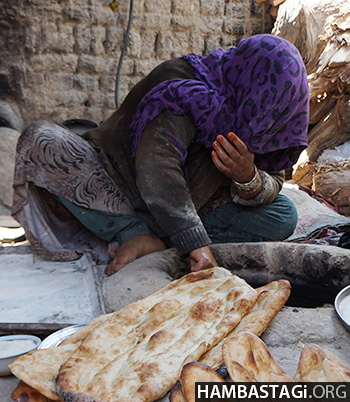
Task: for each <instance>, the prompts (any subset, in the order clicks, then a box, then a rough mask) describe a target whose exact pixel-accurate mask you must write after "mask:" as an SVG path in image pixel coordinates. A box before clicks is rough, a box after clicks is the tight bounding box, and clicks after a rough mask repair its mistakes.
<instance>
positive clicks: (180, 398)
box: [169, 380, 187, 402]
mask: <svg viewBox="0 0 350 402" xmlns="http://www.w3.org/2000/svg"><path fill="white" fill-rule="evenodd" d="M169 402H187V400H186V398H185V395H184V393H183V391H182V385H181V382H180V380H178V381H176V384H175V385H174V386H173V387H172V388H171V391H170V393H169Z"/></svg>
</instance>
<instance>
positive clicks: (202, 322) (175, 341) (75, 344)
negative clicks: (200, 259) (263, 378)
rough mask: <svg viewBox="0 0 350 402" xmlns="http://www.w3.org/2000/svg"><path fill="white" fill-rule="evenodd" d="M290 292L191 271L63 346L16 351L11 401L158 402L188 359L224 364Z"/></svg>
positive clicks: (220, 271) (282, 286)
mask: <svg viewBox="0 0 350 402" xmlns="http://www.w3.org/2000/svg"><path fill="white" fill-rule="evenodd" d="M289 294H290V285H289V282H288V281H284V280H280V281H274V282H271V283H269V284H267V285H266V286H263V287H261V288H258V289H253V288H252V287H251V286H249V285H248V284H247V283H246V282H245V281H244V280H243V279H241V278H239V277H238V276H236V275H232V274H231V272H229V271H228V270H226V269H224V268H219V267H217V268H212V269H208V270H205V271H199V272H195V273H190V274H188V275H186V276H184V277H182V278H181V279H178V280H176V281H173V282H171V283H170V284H168V285H167V286H166V287H164V288H162V289H160V290H158V291H157V292H155V293H153V294H151V295H150V296H148V297H146V298H144V299H142V300H139V301H137V302H135V303H132V304H130V305H128V306H126V307H125V308H124V309H122V310H120V311H118V312H115V313H112V314H107V315H103V316H100V317H97V318H96V319H94V320H93V321H92V322H91V323H90V324H89V325H87V326H86V327H84V328H83V329H82V330H80V331H79V332H77V333H76V334H74V335H72V336H71V337H69V338H68V339H66V340H65V341H64V342H62V343H61V344H60V345H59V346H58V347H55V348H50V349H43V350H37V351H33V352H30V353H28V354H26V355H24V356H21V357H19V358H17V359H16V360H15V361H14V362H13V363H12V364H11V365H10V369H11V371H12V373H13V374H14V375H15V376H17V377H18V378H19V379H20V380H22V382H21V383H20V386H19V387H18V388H17V389H16V390H15V391H14V393H13V400H14V401H17V402H21V401H24V400H26V401H28V402H30V401H32V400H37V401H41V402H44V401H47V400H55V401H59V400H63V401H67V402H68V401H73V400H74V401H75V402H79V401H84V402H89V401H95V402H126V401H134V402H151V401H155V400H157V399H159V398H161V397H162V396H164V395H165V394H166V393H167V392H168V391H169V390H170V389H171V388H172V387H173V386H174V384H175V383H176V381H177V380H178V379H179V377H180V374H181V372H182V369H183V367H184V366H185V365H186V364H187V363H190V362H196V361H197V362H201V364H204V365H205V366H206V367H209V368H210V369H211V370H212V369H216V368H218V367H220V366H221V365H222V364H223V362H224V357H223V353H222V350H223V349H225V347H227V346H225V345H227V344H229V342H231V339H232V340H235V339H236V337H237V334H239V333H241V332H242V331H243V332H246V331H249V333H252V334H255V335H260V334H261V333H262V332H263V331H264V330H265V328H266V327H267V326H268V325H269V323H270V322H271V320H272V319H273V318H274V317H275V316H276V314H277V313H278V311H279V310H280V309H281V308H282V306H283V304H284V303H285V302H286V300H287V299H288V297H289ZM30 395H36V399H30V398H29V396H30ZM21 398H22V399H21ZM33 398H34V397H33Z"/></svg>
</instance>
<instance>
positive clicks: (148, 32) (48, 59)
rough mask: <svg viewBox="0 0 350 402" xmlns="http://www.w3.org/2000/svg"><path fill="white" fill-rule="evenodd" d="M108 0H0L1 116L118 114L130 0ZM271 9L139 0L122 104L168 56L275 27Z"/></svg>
mask: <svg viewBox="0 0 350 402" xmlns="http://www.w3.org/2000/svg"><path fill="white" fill-rule="evenodd" d="M109 3H110V0H107V1H105V0H81V1H77V0H11V1H5V0H2V1H0V16H1V17H0V114H1V110H2V108H1V104H6V105H7V107H10V109H11V110H12V111H13V113H12V114H13V115H14V116H12V119H14V120H16V118H18V116H16V114H20V115H21V116H20V117H21V118H22V119H23V121H24V123H23V124H27V123H29V122H31V121H33V120H36V119H53V120H55V121H58V122H62V121H63V120H65V119H68V118H87V119H90V120H93V121H95V122H97V123H98V122H100V121H101V120H103V119H105V118H106V117H107V116H109V115H110V114H111V113H112V112H113V110H114V109H115V100H114V90H115V76H116V71H117V64H118V60H119V56H120V52H121V48H122V42H123V38H124V34H125V31H126V26H127V21H128V14H129V4H130V3H129V1H126V0H119V1H118V3H119V5H118V7H117V9H116V11H115V12H113V11H112V10H111V8H110V7H109ZM269 11H270V7H269V6H268V5H259V4H256V2H255V1H254V0H135V2H134V13H133V15H134V16H133V21H132V26H131V31H130V36H129V45H128V47H127V51H126V54H125V58H124V61H123V65H122V71H121V78H120V85H119V94H120V101H122V100H123V98H124V97H125V95H126V94H127V92H128V90H129V89H130V88H131V87H132V86H133V85H134V84H135V83H136V82H137V81H138V80H140V78H142V77H143V76H145V75H146V74H147V73H148V72H149V71H150V70H151V69H152V68H154V67H155V66H156V65H157V64H159V63H160V62H162V61H164V60H167V59H169V58H176V57H179V56H181V55H183V54H186V53H190V52H195V53H199V54H207V53H209V52H210V51H212V50H213V49H215V48H217V47H223V48H227V47H228V46H231V45H235V44H237V42H238V41H239V40H240V39H241V38H243V37H247V36H250V35H252V34H258V33H263V32H270V31H271V28H272V25H273V20H272V18H271V16H270V14H269ZM8 105H9V106H8ZM10 114H11V113H10ZM0 118H1V116H0ZM10 120H11V119H10ZM11 125H12V126H14V124H11ZM15 128H17V127H15Z"/></svg>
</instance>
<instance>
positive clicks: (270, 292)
mask: <svg viewBox="0 0 350 402" xmlns="http://www.w3.org/2000/svg"><path fill="white" fill-rule="evenodd" d="M256 291H257V292H258V298H257V300H256V302H255V304H254V306H253V308H252V309H251V310H250V311H249V312H248V313H247V314H246V315H245V316H244V317H243V318H242V320H241V322H240V323H239V324H238V325H237V327H235V328H234V329H233V330H232V331H231V332H230V333H229V334H228V335H227V337H226V338H225V339H223V340H222V341H221V342H219V343H218V344H217V345H216V346H214V347H213V348H212V349H210V350H208V352H206V353H204V355H203V356H202V357H201V358H200V362H201V363H204V364H206V365H208V366H210V367H211V368H213V369H218V368H219V367H220V366H221V365H222V364H223V362H224V359H223V356H222V345H223V343H224V341H225V340H226V339H228V338H230V337H231V336H233V335H235V334H236V333H237V332H239V331H246V332H251V333H252V334H255V335H257V336H260V335H261V334H262V333H263V332H264V331H265V329H266V328H267V327H268V325H269V324H270V322H271V321H272V320H273V319H274V318H275V317H276V315H277V313H278V312H279V311H280V310H281V308H282V307H283V305H284V304H285V303H286V301H287V300H288V298H289V295H290V291H291V287H290V283H289V282H288V281H286V280H283V279H281V280H279V281H273V282H270V283H268V284H267V285H265V286H262V287H260V288H257V289H256Z"/></svg>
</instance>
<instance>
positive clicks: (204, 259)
mask: <svg viewBox="0 0 350 402" xmlns="http://www.w3.org/2000/svg"><path fill="white" fill-rule="evenodd" d="M190 264H191V271H192V272H197V271H201V270H202V269H207V268H213V267H217V266H218V264H217V262H216V261H215V258H214V256H213V254H212V252H211V250H210V248H209V246H204V247H200V248H196V249H195V250H192V251H191V252H190Z"/></svg>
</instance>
